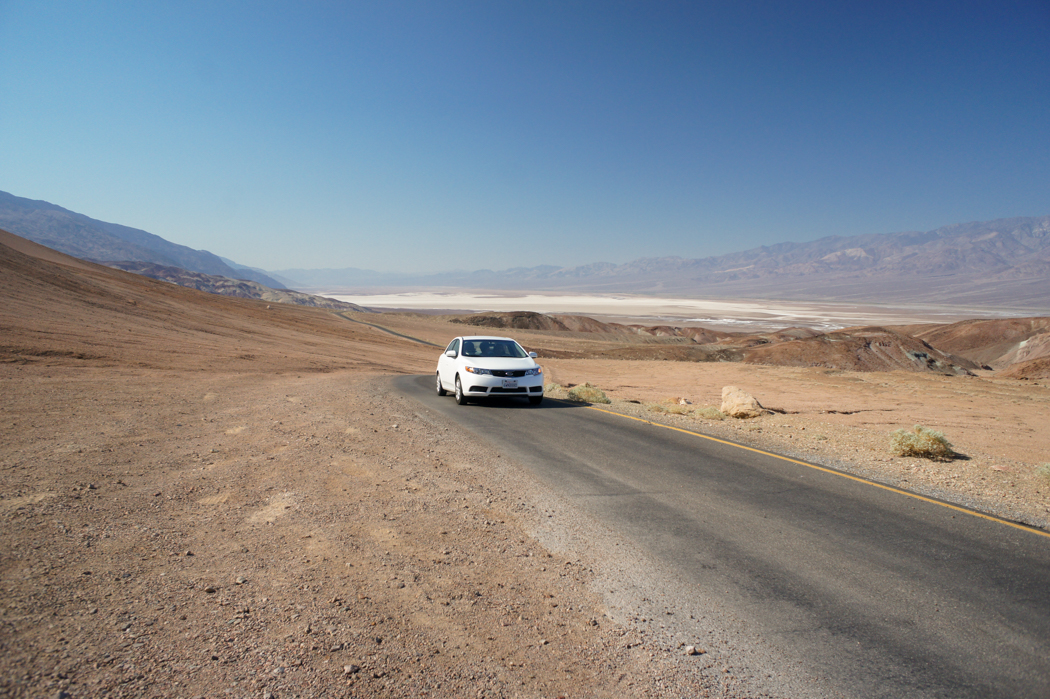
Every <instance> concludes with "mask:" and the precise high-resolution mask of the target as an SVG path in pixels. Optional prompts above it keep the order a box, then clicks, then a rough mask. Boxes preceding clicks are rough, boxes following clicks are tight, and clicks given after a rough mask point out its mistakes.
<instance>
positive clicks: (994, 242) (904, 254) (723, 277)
mask: <svg viewBox="0 0 1050 699" xmlns="http://www.w3.org/2000/svg"><path fill="white" fill-rule="evenodd" d="M304 272H308V270H283V271H281V272H279V274H282V275H285V276H287V277H289V278H291V279H294V280H296V281H299V282H301V283H302V284H303V285H304V286H315V284H313V283H311V282H310V281H307V279H305V278H303V273H304ZM313 278H314V279H316V277H313ZM354 285H358V286H366V285H373V286H384V285H385V286H398V285H400V286H447V287H466V288H492V289H532V290H562V291H566V290H573V291H579V292H586V291H590V292H634V293H675V294H685V295H707V296H713V297H743V298H779V299H814V300H816V299H829V300H830V299H834V300H858V301H861V300H863V301H868V302H870V301H875V300H886V301H902V302H915V303H946V304H950V303H955V304H964V305H1006V306H1016V307H1023V308H1032V309H1039V310H1050V216H1042V217H1018V218H1009V219H999V220H996V221H985V222H971V223H961V224H953V225H950V226H944V227H942V228H938V229H936V230H933V231H927V232H917V231H910V232H903V233H878V234H868V235H859V236H830V237H826V238H821V239H819V240H815V241H811V242H807V243H792V242H785V243H779V244H776V245H770V246H763V247H759V248H753V249H751V250H745V251H742V252H736V253H730V254H726V255H719V256H715V257H706V258H700V259H686V258H681V257H656V258H641V259H638V260H633V261H631V262H627V263H625V264H613V263H609V262H596V263H592V264H588V265H580V266H576V267H565V268H557V267H552V266H550V265H545V266H540V267H531V268H515V269H508V270H500V271H493V270H487V269H484V270H477V271H473V272H446V273H440V274H430V275H409V274H386V275H384V274H380V273H376V272H371V271H367V270H326V275H325V278H324V281H323V282H322V283H320V284H316V286H327V287H337V286H354Z"/></svg>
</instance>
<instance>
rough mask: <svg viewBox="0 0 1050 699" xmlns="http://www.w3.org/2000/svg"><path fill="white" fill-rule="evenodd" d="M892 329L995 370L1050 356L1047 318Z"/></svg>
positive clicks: (1048, 320) (1049, 321) (967, 322)
mask: <svg viewBox="0 0 1050 699" xmlns="http://www.w3.org/2000/svg"><path fill="white" fill-rule="evenodd" d="M894 329H895V330H897V331H900V332H903V333H905V334H908V335H912V336H913V337H917V338H919V339H921V340H924V341H926V342H929V343H930V344H931V345H933V346H934V347H937V348H938V349H941V350H943V351H945V352H949V353H951V354H954V355H957V356H959V357H965V358H966V359H969V360H970V361H972V362H976V363H977V364H980V365H982V366H988V367H990V368H992V369H997V370H999V369H1005V368H1007V367H1008V366H1010V365H1011V364H1014V363H1016V362H1023V361H1027V360H1030V359H1036V358H1038V357H1042V356H1046V355H1048V354H1050V335H1048V333H1050V318H1046V317H1042V318H1007V319H996V320H964V321H962V322H959V323H951V324H948V325H913V326H904V327H897V328H894ZM1040 336H1042V337H1040Z"/></svg>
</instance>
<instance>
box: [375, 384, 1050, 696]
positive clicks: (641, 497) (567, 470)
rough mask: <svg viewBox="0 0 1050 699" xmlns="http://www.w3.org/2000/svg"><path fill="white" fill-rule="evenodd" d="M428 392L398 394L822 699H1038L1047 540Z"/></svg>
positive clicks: (706, 451) (905, 501) (853, 485)
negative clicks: (481, 447)
mask: <svg viewBox="0 0 1050 699" xmlns="http://www.w3.org/2000/svg"><path fill="white" fill-rule="evenodd" d="M432 384H433V380H432V378H431V377H429V376H426V377H400V378H398V379H395V388H396V389H397V390H398V391H399V392H401V393H403V394H405V395H408V396H411V397H413V398H415V399H416V400H418V401H419V402H421V403H422V404H423V405H424V406H425V407H426V408H428V409H430V410H433V411H435V412H438V413H441V414H443V415H446V416H448V417H450V418H452V419H454V420H455V421H456V422H458V423H459V424H461V425H462V426H463V427H464V428H466V429H467V430H470V431H472V432H474V433H476V434H477V435H479V436H481V437H483V438H484V439H486V440H488V441H489V442H490V443H491V444H493V445H494V446H496V447H498V448H499V450H500V451H501V452H502V453H503V454H505V455H506V456H508V457H510V458H512V459H514V460H515V461H516V462H517V463H518V464H521V465H522V466H524V467H526V468H528V469H530V470H531V471H532V473H533V474H534V475H535V476H536V477H538V478H539V479H540V480H542V481H544V482H546V483H547V484H548V485H550V486H551V487H552V488H554V489H555V490H556V491H557V492H559V493H560V494H561V495H562V497H564V498H565V499H566V500H568V501H569V502H571V503H573V504H574V506H576V507H578V508H579V509H580V510H583V511H585V512H586V513H588V514H590V515H591V516H593V517H595V518H597V519H598V520H599V521H601V522H602V523H603V524H604V525H605V526H607V527H609V528H611V529H613V530H615V531H616V532H618V533H619V534H620V535H622V536H623V537H626V538H627V539H629V540H630V541H632V542H633V543H634V544H636V545H637V546H638V547H640V548H642V549H644V550H646V551H648V552H650V553H651V554H652V555H653V557H655V558H656V559H658V560H659V561H660V562H661V565H662V566H663V567H664V568H665V569H666V571H669V574H670V575H671V576H673V577H675V578H677V579H679V580H681V581H686V582H687V583H689V584H691V589H702V590H704V594H705V595H706V597H705V602H704V603H705V604H707V605H710V604H711V603H712V601H713V602H714V603H715V604H717V605H719V607H720V608H721V609H723V610H728V613H729V614H730V615H731V616H732V617H733V618H735V619H739V620H740V623H741V624H743V625H745V626H747V628H748V629H749V630H750V631H751V632H753V633H755V634H760V635H761V636H762V638H763V639H765V641H766V642H767V643H770V644H771V645H772V646H773V647H775V648H780V649H783V650H784V652H785V654H786V655H787V656H790V657H791V658H802V659H804V660H803V662H804V663H805V672H806V674H807V675H810V676H814V677H822V678H825V679H826V682H827V686H828V687H830V688H832V690H833V692H834V693H836V694H838V693H841V694H842V695H844V696H855V697H982V698H987V697H1011V698H1014V697H1050V536H1047V535H1046V534H1045V533H1044V532H1039V531H1037V530H1031V529H1027V528H1024V527H1018V526H1011V525H1010V524H1008V523H1004V522H1001V521H999V520H995V519H993V518H986V517H983V516H980V515H976V514H974V513H970V512H968V511H963V510H960V509H959V508H953V507H950V506H946V505H944V504H942V503H936V502H931V501H928V500H925V499H922V498H917V497H914V496H909V495H907V494H902V493H900V492H897V491H894V490H892V489H887V488H883V487H879V486H876V485H873V484H870V483H867V482H864V481H861V480H859V479H855V478H852V477H849V476H845V475H843V474H839V473H837V472H832V471H829V470H827V469H822V468H818V467H814V466H812V465H808V464H803V463H801V462H797V461H793V460H790V459H786V458H782V457H777V456H775V455H772V454H765V453H762V452H757V451H754V450H749V449H746V448H743V447H740V446H737V445H732V444H729V443H727V442H723V441H718V440H713V439H710V438H705V437H703V436H701V435H698V434H692V433H686V432H682V431H676V430H673V429H668V428H666V427H660V426H656V425H652V424H650V423H647V422H644V421H639V420H634V419H630V418H627V417H623V416H617V415H613V414H609V413H605V412H602V411H600V410H596V409H593V408H587V407H580V406H575V405H570V404H565V403H559V402H557V401H546V402H545V403H544V404H543V405H542V406H539V407H537V408H532V407H529V406H528V405H527V403H525V402H524V401H521V402H516V401H512V400H506V401H496V402H489V403H486V404H483V405H477V404H470V405H467V406H462V407H460V406H457V405H456V404H455V402H454V400H452V399H451V398H447V397H446V398H438V397H437V396H436V395H434V394H433V388H432ZM824 691H826V690H821V693H823V692H824Z"/></svg>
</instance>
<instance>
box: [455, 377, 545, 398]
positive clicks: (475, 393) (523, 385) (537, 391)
mask: <svg viewBox="0 0 1050 699" xmlns="http://www.w3.org/2000/svg"><path fill="white" fill-rule="evenodd" d="M465 378H466V380H465V381H463V393H464V395H468V396H471V397H480V396H542V395H543V377H542V376H523V377H521V378H517V379H510V380H512V381H517V384H518V385H517V386H516V387H513V388H506V387H505V386H504V381H507V379H503V378H500V377H499V376H469V375H468V376H467V377H465Z"/></svg>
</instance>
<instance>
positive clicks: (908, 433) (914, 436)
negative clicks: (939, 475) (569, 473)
mask: <svg viewBox="0 0 1050 699" xmlns="http://www.w3.org/2000/svg"><path fill="white" fill-rule="evenodd" d="M891 446H892V448H893V452H894V453H895V454H897V455H898V456H917V457H920V458H923V459H933V460H934V461H949V460H950V459H952V458H953V457H954V456H955V451H953V450H952V445H951V444H949V443H948V440H947V439H945V438H944V435H943V434H941V433H940V432H937V431H935V430H930V429H926V428H925V427H923V426H922V425H915V427H912V428H911V429H910V430H906V429H903V428H901V429H899V430H897V431H896V432H894V433H893V442H892V445H891Z"/></svg>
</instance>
